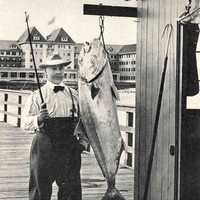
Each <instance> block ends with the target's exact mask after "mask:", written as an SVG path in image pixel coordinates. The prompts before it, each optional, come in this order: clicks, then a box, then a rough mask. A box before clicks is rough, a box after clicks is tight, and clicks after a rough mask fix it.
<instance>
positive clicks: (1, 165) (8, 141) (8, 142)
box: [0, 122, 133, 200]
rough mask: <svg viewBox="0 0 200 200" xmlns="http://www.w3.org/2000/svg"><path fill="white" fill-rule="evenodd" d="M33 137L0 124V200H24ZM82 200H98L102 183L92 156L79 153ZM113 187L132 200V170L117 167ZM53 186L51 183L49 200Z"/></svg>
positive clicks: (104, 185) (103, 189)
mask: <svg viewBox="0 0 200 200" xmlns="http://www.w3.org/2000/svg"><path fill="white" fill-rule="evenodd" d="M32 137H33V135H31V134H27V133H25V132H24V131H22V130H21V129H20V128H16V127H14V126H11V125H8V124H6V123H3V122H0V200H2V199H4V200H12V199H20V200H25V199H26V200H27V199H28V176H29V149H30V145H31V141H32ZM81 180H82V192H83V200H100V199H101V197H102V196H103V194H104V192H105V191H106V183H105V180H104V178H103V176H102V174H101V171H100V169H99V166H98V164H97V163H96V160H95V158H94V156H93V155H91V154H86V153H83V154H82V169H81ZM116 182H117V183H116V186H117V188H118V189H119V190H120V191H121V193H122V194H123V195H124V197H125V198H126V199H127V200H133V169H128V168H120V169H119V171H118V174H117V177H116ZM56 193H57V186H56V185H55V184H53V195H52V200H56Z"/></svg>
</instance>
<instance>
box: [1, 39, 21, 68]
mask: <svg viewBox="0 0 200 200" xmlns="http://www.w3.org/2000/svg"><path fill="white" fill-rule="evenodd" d="M21 63H22V50H21V49H20V47H19V46H18V44H17V42H16V41H11V40H0V67H8V68H10V67H21Z"/></svg>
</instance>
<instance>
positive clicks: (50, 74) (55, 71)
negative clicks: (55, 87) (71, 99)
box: [46, 65, 64, 84]
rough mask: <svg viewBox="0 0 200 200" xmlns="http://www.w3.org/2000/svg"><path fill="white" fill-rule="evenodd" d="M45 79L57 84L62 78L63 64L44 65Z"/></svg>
mask: <svg viewBox="0 0 200 200" xmlns="http://www.w3.org/2000/svg"><path fill="white" fill-rule="evenodd" d="M46 73H47V80H49V81H50V82H52V83H54V84H59V83H60V82H61V81H62V80H63V78H64V66H59V65H55V66H51V67H48V66H47V67H46Z"/></svg>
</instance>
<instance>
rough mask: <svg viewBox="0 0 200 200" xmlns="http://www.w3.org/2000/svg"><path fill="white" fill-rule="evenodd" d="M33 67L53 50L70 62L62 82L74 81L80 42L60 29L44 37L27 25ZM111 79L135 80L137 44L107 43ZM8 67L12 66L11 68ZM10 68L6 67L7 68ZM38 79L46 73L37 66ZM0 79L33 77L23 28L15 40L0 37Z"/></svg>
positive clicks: (117, 80) (119, 80)
mask: <svg viewBox="0 0 200 200" xmlns="http://www.w3.org/2000/svg"><path fill="white" fill-rule="evenodd" d="M30 33H31V39H32V46H33V52H34V57H35V63H36V67H37V68H38V66H39V65H40V64H41V63H42V62H44V60H45V59H46V57H47V56H48V55H50V54H52V53H57V54H59V55H60V56H61V57H62V58H63V59H64V60H66V61H67V60H70V61H72V62H71V64H70V65H69V66H68V67H67V68H66V69H65V79H64V81H65V82H68V83H72V82H74V83H76V84H77V79H78V75H77V71H78V56H79V54H80V50H81V48H82V45H83V44H82V43H75V42H74V41H73V39H72V38H71V37H70V36H69V35H68V34H67V32H66V31H65V30H64V29H63V28H59V29H56V30H54V31H52V32H51V33H50V34H49V35H48V36H47V37H46V38H45V37H44V36H43V35H42V34H41V33H40V32H39V31H38V29H37V28H36V27H31V28H30ZM106 50H107V52H108V55H109V62H110V65H111V69H112V73H113V79H114V81H115V82H118V83H120V82H122V83H125V82H126V83H132V82H134V81H135V67H136V65H135V64H136V45H135V44H131V45H106ZM11 67H15V68H12V69H11ZM8 68H9V69H8ZM38 72H39V78H40V79H41V81H42V80H45V73H44V71H42V70H41V69H39V68H38ZM0 79H1V80H30V81H34V80H35V72H34V65H33V58H32V54H31V48H30V44H29V36H28V31H27V30H26V31H25V32H24V33H23V34H22V35H21V36H20V37H19V39H18V40H17V41H7V40H0Z"/></svg>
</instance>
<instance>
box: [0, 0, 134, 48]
mask: <svg viewBox="0 0 200 200" xmlns="http://www.w3.org/2000/svg"><path fill="white" fill-rule="evenodd" d="M84 3H89V4H99V3H103V4H104V5H115V6H128V7H133V6H136V1H135V0H130V1H125V0H101V1H100V0H74V1H73V0H0V8H1V9H0V40H17V39H18V38H19V36H20V35H21V34H22V33H23V32H24V30H25V29H26V24H25V15H24V12H25V11H27V12H28V13H29V15H30V19H29V20H30V22H29V23H30V26H36V27H37V28H38V30H39V31H40V32H41V33H42V34H43V35H44V36H47V35H48V34H49V33H50V32H51V31H52V30H53V29H55V28H60V27H63V28H64V29H65V31H66V32H67V33H68V34H69V35H70V36H71V37H72V39H73V40H74V41H75V42H84V41H91V40H92V39H93V38H95V37H98V36H99V24H98V23H99V21H98V16H91V15H83V4H84ZM53 17H55V22H54V23H53V24H51V25H48V22H49V21H50V20H51V19H52V18H53ZM104 24H105V31H104V37H105V42H106V43H107V44H132V43H136V32H137V30H136V28H137V23H136V19H135V18H125V17H108V16H107V17H105V22H104Z"/></svg>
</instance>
